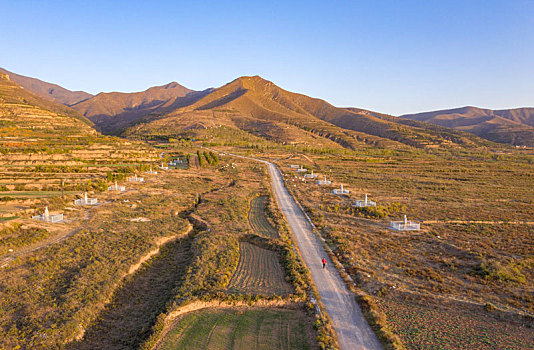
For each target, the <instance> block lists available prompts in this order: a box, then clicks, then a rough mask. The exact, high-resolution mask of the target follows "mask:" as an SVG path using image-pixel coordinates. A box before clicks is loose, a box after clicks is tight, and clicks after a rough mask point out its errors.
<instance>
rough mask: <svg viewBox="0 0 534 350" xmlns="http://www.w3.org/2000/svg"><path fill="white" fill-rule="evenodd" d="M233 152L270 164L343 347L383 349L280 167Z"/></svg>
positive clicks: (279, 196) (274, 184) (278, 192)
mask: <svg viewBox="0 0 534 350" xmlns="http://www.w3.org/2000/svg"><path fill="white" fill-rule="evenodd" d="M230 155H232V154H230ZM232 156H237V157H241V158H247V159H252V160H256V161H260V162H263V163H265V164H267V166H268V168H269V173H270V175H271V180H272V187H273V192H274V194H275V196H276V200H277V203H278V206H279V207H280V210H281V211H282V212H283V213H284V216H285V217H286V219H287V221H288V223H289V226H290V228H291V231H292V232H293V235H294V236H295V240H296V242H297V245H298V247H299V250H300V253H301V255H302V258H303V259H304V263H305V264H306V266H307V267H308V269H309V270H310V272H311V276H312V279H313V282H314V283H315V286H316V287H317V290H318V292H319V295H320V296H321V301H322V302H323V304H324V306H325V309H326V312H327V313H328V315H329V316H330V318H331V319H332V323H333V326H334V329H335V331H336V333H337V336H338V341H339V346H340V348H341V349H346V350H357V349H382V346H381V345H380V343H379V342H378V340H377V338H376V336H375V334H374V333H373V331H372V329H371V327H369V324H368V323H367V321H366V320H365V318H364V317H363V314H362V312H361V310H360V307H359V306H358V304H357V303H356V301H355V299H354V295H353V294H352V293H351V292H350V291H349V290H348V289H347V287H346V285H345V282H344V281H343V280H342V279H341V276H340V275H339V272H338V271H337V270H336V269H335V267H334V266H333V264H332V261H330V258H329V257H328V255H327V254H326V252H325V250H324V248H323V246H322V244H321V242H320V241H319V239H318V238H317V236H316V235H315V234H314V232H313V230H312V227H311V225H310V223H309V222H308V221H307V219H306V217H305V215H304V213H303V212H302V211H301V210H300V208H299V206H298V204H297V203H296V202H295V200H294V199H293V197H292V196H291V195H290V194H289V192H288V191H287V189H286V188H285V186H284V182H283V180H282V176H281V174H280V171H279V170H278V169H277V168H276V166H275V165H274V164H272V163H270V162H267V161H264V160H260V159H254V158H248V157H243V156H238V155H232ZM323 257H324V258H326V260H327V261H328V263H327V268H326V269H324V270H323V268H322V265H321V259H322V258H323Z"/></svg>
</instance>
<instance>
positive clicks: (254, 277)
mask: <svg viewBox="0 0 534 350" xmlns="http://www.w3.org/2000/svg"><path fill="white" fill-rule="evenodd" d="M239 253H240V254H239V263H238V264H237V269H236V271H235V273H234V275H233V276H232V279H231V280H230V283H229V284H228V291H230V292H232V293H248V294H267V295H270V294H277V295H282V296H283V295H287V294H290V293H291V287H290V286H289V284H288V283H287V282H286V281H285V279H284V272H283V271H282V267H281V266H280V259H279V257H278V253H276V252H273V251H270V250H267V249H263V248H260V247H257V246H255V245H253V244H250V243H247V242H240V243H239Z"/></svg>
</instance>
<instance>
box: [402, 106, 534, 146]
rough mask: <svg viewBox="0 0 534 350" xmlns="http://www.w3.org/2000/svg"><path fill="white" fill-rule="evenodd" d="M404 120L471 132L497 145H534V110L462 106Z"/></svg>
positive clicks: (408, 117) (408, 116)
mask: <svg viewBox="0 0 534 350" xmlns="http://www.w3.org/2000/svg"><path fill="white" fill-rule="evenodd" d="M401 118H406V119H411V120H418V121H424V122H427V123H432V124H435V125H441V126H445V127H448V128H453V129H456V130H462V131H466V132H470V133H472V134H475V135H477V136H480V137H483V138H485V139H488V140H490V141H494V142H500V143H507V144H511V145H515V146H531V147H532V146H534V108H516V109H503V110H491V109H482V108H477V107H462V108H456V109H448V110H441V111H434V112H425V113H417V114H406V115H403V116H401Z"/></svg>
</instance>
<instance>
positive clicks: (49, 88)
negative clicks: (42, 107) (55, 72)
mask: <svg viewBox="0 0 534 350" xmlns="http://www.w3.org/2000/svg"><path fill="white" fill-rule="evenodd" d="M0 72H1V73H4V74H7V75H8V76H9V79H11V81H13V82H15V83H17V84H18V85H20V86H22V87H23V88H24V89H26V90H28V91H29V92H31V93H32V94H34V95H37V96H39V97H42V98H44V99H47V100H49V101H54V102H57V103H61V104H64V105H67V106H69V105H72V104H74V103H77V102H80V101H83V100H86V99H88V98H90V97H92V96H93V95H91V94H89V93H87V92H84V91H70V90H67V89H65V88H63V87H61V86H59V85H56V84H52V83H47V82H45V81H42V80H39V79H36V78H30V77H26V76H24V75H19V74H15V73H13V72H10V71H8V70H5V69H3V68H0Z"/></svg>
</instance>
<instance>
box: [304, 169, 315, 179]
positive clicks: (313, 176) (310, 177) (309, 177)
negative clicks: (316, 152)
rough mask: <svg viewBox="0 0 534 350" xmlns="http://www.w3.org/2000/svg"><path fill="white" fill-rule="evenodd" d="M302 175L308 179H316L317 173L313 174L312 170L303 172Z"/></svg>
mask: <svg viewBox="0 0 534 350" xmlns="http://www.w3.org/2000/svg"><path fill="white" fill-rule="evenodd" d="M304 177H306V178H308V179H316V178H317V174H314V173H313V170H312V171H311V174H304Z"/></svg>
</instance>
